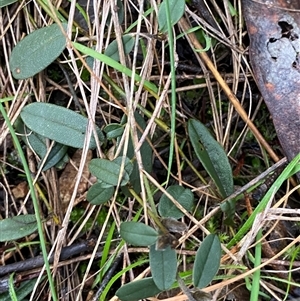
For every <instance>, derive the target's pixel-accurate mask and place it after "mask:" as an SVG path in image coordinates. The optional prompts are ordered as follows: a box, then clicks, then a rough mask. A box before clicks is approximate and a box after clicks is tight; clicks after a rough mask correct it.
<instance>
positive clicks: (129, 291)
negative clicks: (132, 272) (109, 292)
mask: <svg viewBox="0 0 300 301" xmlns="http://www.w3.org/2000/svg"><path fill="white" fill-rule="evenodd" d="M160 292H161V290H160V289H159V288H157V286H156V285H155V283H154V281H153V278H151V277H149V278H145V279H141V280H137V281H133V282H131V283H127V284H125V285H123V286H122V287H121V288H119V289H118V290H117V292H116V295H117V296H118V298H119V299H120V300H121V301H139V300H142V299H145V298H148V297H152V296H155V295H156V294H158V293H160Z"/></svg>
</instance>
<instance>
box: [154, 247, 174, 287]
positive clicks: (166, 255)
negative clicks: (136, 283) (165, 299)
mask: <svg viewBox="0 0 300 301" xmlns="http://www.w3.org/2000/svg"><path fill="white" fill-rule="evenodd" d="M149 259H150V268H151V274H152V277H153V281H154V283H155V284H156V286H157V287H158V288H159V289H161V290H162V291H164V290H167V289H169V288H170V287H171V286H172V284H173V283H174V282H175V280H176V274H177V256H176V251H175V250H174V249H171V247H170V246H168V247H167V248H166V249H165V250H164V251H162V250H156V248H155V245H152V246H151V247H150V253H149Z"/></svg>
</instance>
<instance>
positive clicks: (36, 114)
mask: <svg viewBox="0 0 300 301" xmlns="http://www.w3.org/2000/svg"><path fill="white" fill-rule="evenodd" d="M21 117H22V119H23V122H24V123H25V124H26V126H27V127H28V128H29V129H31V130H32V131H34V132H36V133H38V134H40V135H42V136H44V137H47V138H49V139H51V140H54V141H57V142H59V143H61V144H64V145H69V146H71V147H74V148H83V144H84V140H85V133H86V129H87V124H88V119H87V118H86V117H84V116H82V115H80V114H78V113H76V112H74V111H72V110H69V109H66V108H64V107H61V106H57V105H54V104H50V103H43V102H35V103H32V104H29V105H27V106H25V107H24V108H23V109H22V111H21ZM97 133H98V136H99V139H100V141H103V140H104V136H103V133H102V132H101V131H100V129H99V128H97ZM95 147H96V142H95V139H94V137H93V136H92V137H91V142H90V148H95Z"/></svg>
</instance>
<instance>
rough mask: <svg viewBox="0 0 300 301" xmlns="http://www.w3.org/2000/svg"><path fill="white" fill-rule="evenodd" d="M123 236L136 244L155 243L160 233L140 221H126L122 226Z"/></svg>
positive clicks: (128, 241) (147, 244) (121, 232)
mask: <svg viewBox="0 0 300 301" xmlns="http://www.w3.org/2000/svg"><path fill="white" fill-rule="evenodd" d="M120 235H121V237H122V238H123V239H124V240H125V241H126V242H127V243H129V244H132V245H134V246H145V247H146V246H150V245H153V244H154V243H155V242H156V240H157V238H158V233H157V231H156V230H154V229H153V228H151V227H149V226H147V225H145V224H143V223H138V222H124V223H122V224H121V226H120Z"/></svg>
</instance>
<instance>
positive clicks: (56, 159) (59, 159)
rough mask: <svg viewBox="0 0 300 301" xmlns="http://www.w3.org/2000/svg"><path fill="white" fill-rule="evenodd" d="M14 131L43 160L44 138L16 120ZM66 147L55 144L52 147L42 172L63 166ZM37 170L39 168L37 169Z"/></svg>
mask: <svg viewBox="0 0 300 301" xmlns="http://www.w3.org/2000/svg"><path fill="white" fill-rule="evenodd" d="M15 127H16V130H17V131H18V133H19V134H20V135H21V137H22V140H23V141H24V143H26V145H28V146H29V147H31V148H32V149H33V150H34V151H35V153H37V154H38V155H39V157H40V158H41V160H43V159H44V158H45V156H46V154H47V145H46V138H45V137H43V136H42V135H39V134H37V133H35V132H33V131H31V130H30V129H29V128H28V127H27V126H26V125H25V124H24V123H23V121H22V119H21V118H18V119H17V121H16V123H15ZM67 150H68V147H67V146H66V145H63V144H60V143H55V144H54V146H53V147H52V149H51V151H50V154H49V155H48V157H47V160H46V162H45V164H44V167H43V171H45V170H48V169H49V168H51V167H53V166H57V167H58V166H59V165H63V164H64V163H65V162H67V161H68V155H67ZM38 168H39V167H38Z"/></svg>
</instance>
